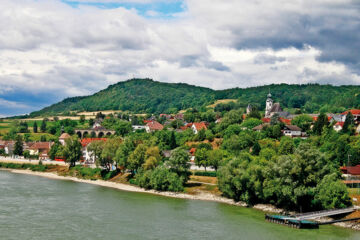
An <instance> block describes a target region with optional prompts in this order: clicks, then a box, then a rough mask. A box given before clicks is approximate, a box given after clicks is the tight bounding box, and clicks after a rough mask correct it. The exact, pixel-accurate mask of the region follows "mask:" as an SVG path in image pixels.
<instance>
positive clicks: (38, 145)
mask: <svg viewBox="0 0 360 240" xmlns="http://www.w3.org/2000/svg"><path fill="white" fill-rule="evenodd" d="M51 145H52V144H51V142H36V143H34V144H33V145H32V146H31V147H30V149H48V150H50V148H51Z"/></svg>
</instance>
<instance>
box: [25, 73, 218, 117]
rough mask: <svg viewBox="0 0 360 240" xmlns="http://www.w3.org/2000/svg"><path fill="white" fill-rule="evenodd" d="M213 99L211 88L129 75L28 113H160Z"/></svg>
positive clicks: (205, 102)
mask: <svg viewBox="0 0 360 240" xmlns="http://www.w3.org/2000/svg"><path fill="white" fill-rule="evenodd" d="M214 99H215V91H214V90H211V89H208V88H203V87H196V86H191V85H188V84H183V83H176V84H174V83H161V82H155V81H153V80H150V79H132V80H128V81H125V82H119V83H116V84H113V85H110V86H109V87H107V88H106V89H104V90H102V91H100V92H98V93H95V94H94V95H91V96H86V97H74V98H67V99H65V100H63V101H62V102H59V103H56V104H54V105H51V106H49V107H46V108H44V109H42V110H40V111H37V112H33V113H31V115H30V116H32V117H33V116H39V115H51V114H56V113H60V112H65V111H99V110H123V111H127V110H128V111H131V112H136V113H155V112H157V113H161V112H165V111H171V110H173V111H177V110H179V109H186V108H189V107H197V108H198V107H201V106H204V105H206V104H208V103H211V102H212V101H214Z"/></svg>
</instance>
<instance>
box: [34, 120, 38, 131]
mask: <svg viewBox="0 0 360 240" xmlns="http://www.w3.org/2000/svg"><path fill="white" fill-rule="evenodd" d="M33 131H34V133H37V132H38V125H37V123H36V121H35V122H34V126H33Z"/></svg>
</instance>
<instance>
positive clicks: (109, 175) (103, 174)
mask: <svg viewBox="0 0 360 240" xmlns="http://www.w3.org/2000/svg"><path fill="white" fill-rule="evenodd" d="M118 173H119V172H118V171H117V170H114V171H106V170H103V171H101V177H102V178H103V179H104V180H106V181H107V180H109V179H111V178H113V177H115V176H116V175H117V174H118Z"/></svg>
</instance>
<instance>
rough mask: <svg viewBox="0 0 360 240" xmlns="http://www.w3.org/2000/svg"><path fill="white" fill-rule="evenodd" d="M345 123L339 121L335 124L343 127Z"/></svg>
mask: <svg viewBox="0 0 360 240" xmlns="http://www.w3.org/2000/svg"><path fill="white" fill-rule="evenodd" d="M344 123H345V122H337V123H336V124H335V125H338V126H341V127H343V126H344Z"/></svg>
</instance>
